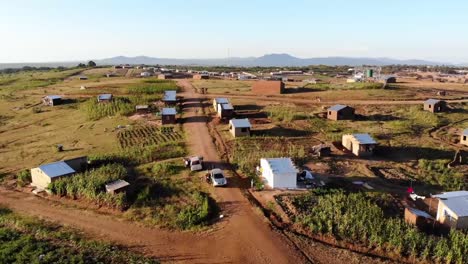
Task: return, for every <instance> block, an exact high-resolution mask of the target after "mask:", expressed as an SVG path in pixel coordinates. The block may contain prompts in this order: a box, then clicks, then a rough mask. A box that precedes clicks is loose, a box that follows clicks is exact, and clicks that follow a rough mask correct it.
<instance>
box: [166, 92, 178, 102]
mask: <svg viewBox="0 0 468 264" xmlns="http://www.w3.org/2000/svg"><path fill="white" fill-rule="evenodd" d="M163 101H177V91H174V90H169V91H165V92H164V97H163Z"/></svg>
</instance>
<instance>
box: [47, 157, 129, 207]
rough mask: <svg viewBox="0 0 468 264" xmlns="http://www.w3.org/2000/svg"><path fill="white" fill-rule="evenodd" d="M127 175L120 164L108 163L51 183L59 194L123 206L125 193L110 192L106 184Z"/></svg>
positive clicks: (50, 187)
mask: <svg viewBox="0 0 468 264" xmlns="http://www.w3.org/2000/svg"><path fill="white" fill-rule="evenodd" d="M126 177H127V170H126V169H125V167H123V166H122V165H120V164H107V165H104V166H102V167H99V168H97V169H92V170H89V171H87V172H84V173H79V174H76V175H73V177H64V178H61V179H58V180H56V181H53V182H52V183H51V184H50V185H49V189H50V191H51V192H52V193H53V194H55V195H59V196H68V197H70V198H72V199H77V198H79V199H81V198H84V199H87V200H90V201H94V202H96V203H99V204H101V205H106V206H111V207H116V208H119V209H121V208H123V207H124V205H125V194H124V193H120V194H115V195H112V194H108V193H106V190H105V184H107V183H110V182H113V181H116V180H123V179H124V178H126Z"/></svg>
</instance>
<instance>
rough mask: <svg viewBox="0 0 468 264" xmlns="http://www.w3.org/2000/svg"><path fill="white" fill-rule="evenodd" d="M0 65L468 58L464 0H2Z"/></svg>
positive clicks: (467, 7) (467, 5)
mask: <svg viewBox="0 0 468 264" xmlns="http://www.w3.org/2000/svg"><path fill="white" fill-rule="evenodd" d="M0 36H1V41H0V63H6V62H44V61H70V60H88V59H99V58H107V57H113V56H118V55H125V56H138V55H146V56H153V57H161V58H222V57H227V56H228V50H229V51H230V56H233V57H246V56H261V55H264V54H267V53H289V54H291V55H294V56H298V57H302V58H306V57H327V56H350V57H364V56H365V57H392V58H398V59H430V60H437V61H443V62H455V63H457V62H465V63H466V62H468V1H466V0H444V1H435V0H391V1H390V0H380V1H379V0H373V1H369V0H355V1H349V0H320V1H317V0H289V1H274V0H217V1H216V0H152V1H150V0H135V1H133V0H126V1H121V0H80V1H78V0H15V1H12V0H0Z"/></svg>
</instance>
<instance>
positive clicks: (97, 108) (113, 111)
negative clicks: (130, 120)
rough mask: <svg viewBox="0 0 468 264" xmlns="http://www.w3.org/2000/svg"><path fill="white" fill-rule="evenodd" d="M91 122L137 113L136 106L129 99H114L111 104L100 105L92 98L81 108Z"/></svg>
mask: <svg viewBox="0 0 468 264" xmlns="http://www.w3.org/2000/svg"><path fill="white" fill-rule="evenodd" d="M81 109H82V111H84V113H85V114H86V116H87V118H88V119H89V120H99V119H101V118H103V117H106V116H115V115H128V114H130V113H132V112H134V111H135V105H134V104H132V102H131V101H130V100H129V99H128V98H121V97H118V98H113V99H112V101H111V102H108V103H99V102H98V101H97V100H96V98H91V99H89V100H88V101H86V102H85V103H83V104H82V106H81Z"/></svg>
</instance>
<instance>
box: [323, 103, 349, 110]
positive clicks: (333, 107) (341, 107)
mask: <svg viewBox="0 0 468 264" xmlns="http://www.w3.org/2000/svg"><path fill="white" fill-rule="evenodd" d="M346 107H348V106H347V105H341V104H337V105H334V106H332V107H330V108H328V111H340V110H342V109H345V108H346Z"/></svg>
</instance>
